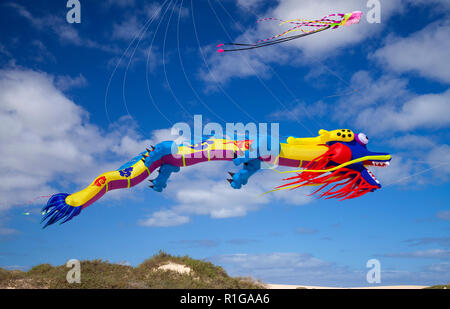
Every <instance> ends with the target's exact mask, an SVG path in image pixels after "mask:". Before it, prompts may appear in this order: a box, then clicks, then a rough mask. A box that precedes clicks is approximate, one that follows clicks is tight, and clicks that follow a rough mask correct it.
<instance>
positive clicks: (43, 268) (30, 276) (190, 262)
mask: <svg viewBox="0 0 450 309" xmlns="http://www.w3.org/2000/svg"><path fill="white" fill-rule="evenodd" d="M80 262H81V283H72V284H70V283H68V282H67V280H66V275H67V272H68V271H69V270H70V269H69V268H67V267H66V265H61V266H52V265H50V264H40V265H37V266H34V267H33V268H32V269H30V270H29V271H27V272H24V271H17V270H14V271H8V270H5V269H2V268H0V288H18V289H23V288H25V289H30V288H31V289H202V288H204V289H261V288H264V285H263V284H262V283H261V282H259V281H254V280H253V279H252V278H233V277H230V276H229V275H228V274H227V273H226V272H225V270H224V269H223V268H222V267H220V266H215V265H213V264H212V263H210V262H205V261H200V260H195V259H192V258H190V257H188V256H183V257H180V256H172V255H170V254H167V253H165V252H162V251H160V252H159V254H157V255H154V256H152V257H151V258H149V259H147V260H145V261H144V262H142V263H141V264H140V265H139V266H137V267H131V266H127V265H121V264H114V263H110V262H108V261H103V260H93V261H80ZM169 262H172V263H176V264H182V265H185V266H187V267H189V268H190V269H191V272H190V273H188V274H186V273H185V274H180V273H177V272H174V271H164V270H160V269H158V267H159V266H161V265H164V264H167V263H169Z"/></svg>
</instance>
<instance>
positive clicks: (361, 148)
mask: <svg viewBox="0 0 450 309" xmlns="http://www.w3.org/2000/svg"><path fill="white" fill-rule="evenodd" d="M367 143H368V138H367V136H366V135H365V134H363V133H359V134H357V135H355V134H354V133H353V131H351V130H349V129H341V130H334V131H326V130H320V131H319V136H317V137H312V138H295V137H289V138H287V140H286V141H285V142H282V143H280V144H279V146H280V147H279V152H278V154H277V155H267V156H259V155H257V156H256V157H251V156H249V155H248V154H249V153H250V151H254V149H255V148H257V147H258V145H256V144H257V142H255V141H254V140H230V139H226V138H223V139H218V138H205V139H204V140H202V141H201V142H199V143H196V144H193V145H184V144H182V145H178V144H176V143H175V142H173V141H166V142H161V143H159V144H157V145H156V146H151V147H150V148H151V149H146V151H144V152H142V153H140V154H139V155H138V156H136V157H135V158H133V159H132V160H131V161H130V162H128V163H126V164H124V165H122V166H121V167H120V168H118V169H117V170H115V171H111V172H107V173H104V174H102V175H100V176H98V177H97V178H96V179H95V180H94V181H93V182H92V183H91V184H90V185H89V186H88V187H87V188H85V189H83V190H81V191H79V192H76V193H73V194H65V193H59V194H55V195H53V196H51V198H50V199H49V200H48V203H47V205H46V206H45V207H44V208H43V215H44V217H43V219H42V222H45V225H44V227H47V226H48V225H51V224H54V223H56V222H60V223H64V222H67V221H69V220H71V219H72V218H73V217H75V216H77V215H79V214H80V213H81V212H82V211H83V210H84V209H86V208H87V207H88V206H90V205H92V204H93V203H95V202H96V201H97V200H99V199H100V198H101V197H102V196H103V195H105V194H106V193H107V192H109V191H111V190H115V189H122V188H131V187H133V186H136V185H138V184H139V183H141V182H142V181H144V180H145V179H146V178H147V177H149V176H150V175H151V174H152V173H153V172H154V171H155V170H157V171H158V175H157V177H156V178H154V179H152V180H150V182H151V185H150V187H151V188H152V189H153V190H154V191H157V192H161V191H162V190H163V189H164V188H165V187H166V186H167V181H168V179H169V177H170V176H171V174H172V173H176V172H179V171H180V168H182V167H185V166H190V165H194V164H198V163H201V162H208V161H217V160H227V161H233V163H234V164H235V165H236V166H239V165H242V166H243V168H242V170H240V171H239V172H237V173H231V172H230V173H229V175H230V176H231V178H229V179H228V181H229V183H230V185H231V186H232V187H233V188H235V189H240V188H241V187H242V186H243V185H246V184H247V182H248V180H249V178H250V177H251V176H252V175H253V174H255V173H256V172H257V171H258V170H259V169H261V166H262V164H268V165H272V166H276V165H279V166H285V167H290V168H295V169H294V170H290V171H283V172H280V171H277V172H279V173H294V174H295V176H293V177H289V178H286V179H285V180H286V181H287V183H286V184H283V185H281V186H279V187H276V188H275V189H274V190H273V191H278V190H283V189H295V188H300V187H303V186H311V185H312V186H319V188H318V189H317V190H316V192H314V193H319V192H320V193H319V194H320V196H323V197H326V198H340V199H349V198H355V197H359V196H361V195H364V194H366V193H368V192H372V191H375V190H377V189H379V188H381V185H380V183H379V181H378V180H377V179H376V178H375V177H374V176H373V174H372V173H371V172H370V171H369V170H368V169H367V168H366V167H368V166H387V165H388V164H389V161H390V160H391V156H390V155H389V154H387V153H375V152H370V151H369V150H367V147H366V144H367ZM257 153H259V152H257ZM325 190H326V191H325Z"/></svg>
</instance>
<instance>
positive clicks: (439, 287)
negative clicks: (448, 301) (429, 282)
mask: <svg viewBox="0 0 450 309" xmlns="http://www.w3.org/2000/svg"><path fill="white" fill-rule="evenodd" d="M425 289H433V290H437V289H440V290H447V289H449V290H450V283H448V284H447V285H433V286H429V287H426V288H425Z"/></svg>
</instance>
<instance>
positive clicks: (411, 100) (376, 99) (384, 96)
mask: <svg viewBox="0 0 450 309" xmlns="http://www.w3.org/2000/svg"><path fill="white" fill-rule="evenodd" d="M350 86H351V88H353V89H357V90H358V91H357V92H355V93H353V94H351V95H348V96H346V97H343V98H341V99H339V101H338V104H336V105H334V106H332V107H331V108H333V109H334V113H333V115H334V118H335V120H336V121H338V122H340V123H344V122H347V121H351V122H352V124H353V125H355V126H357V127H359V128H360V129H361V130H363V131H364V132H366V133H368V134H370V135H378V134H381V133H385V132H391V133H392V132H398V131H408V132H409V131H412V130H415V129H432V130H433V129H434V130H435V129H441V128H445V127H448V126H449V125H450V119H449V117H446V115H447V114H448V113H449V112H450V105H449V104H447V103H448V102H449V101H450V89H448V90H447V91H444V92H442V93H426V94H414V93H412V92H411V91H410V90H409V89H408V84H407V81H406V80H405V79H402V78H397V77H394V76H392V75H385V76H382V77H380V78H378V79H374V78H373V77H372V76H371V75H370V74H369V73H368V72H367V71H359V72H357V73H355V74H354V76H353V77H352V79H351V85H350ZM342 110H345V113H343V112H342Z"/></svg>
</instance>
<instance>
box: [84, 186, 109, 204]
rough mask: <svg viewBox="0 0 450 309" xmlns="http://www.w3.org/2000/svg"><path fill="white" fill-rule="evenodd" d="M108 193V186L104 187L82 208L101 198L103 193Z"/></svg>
mask: <svg viewBox="0 0 450 309" xmlns="http://www.w3.org/2000/svg"><path fill="white" fill-rule="evenodd" d="M105 193H106V186H105V187H103V188H102V189H101V190H100V192H98V193H97V194H96V195H95V196H94V197H93V198H91V199H90V200H89V201H87V203H85V204H84V205H83V206H82V207H81V209H85V208H86V207H88V206H90V205H92V204H94V203H95V202H96V201H97V200H99V199H100V198H101V197H102V196H103V195H105Z"/></svg>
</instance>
